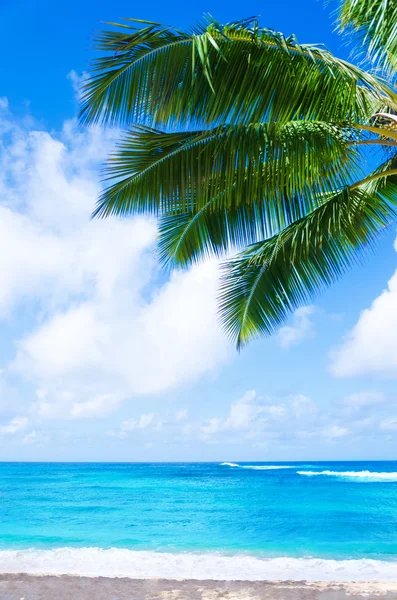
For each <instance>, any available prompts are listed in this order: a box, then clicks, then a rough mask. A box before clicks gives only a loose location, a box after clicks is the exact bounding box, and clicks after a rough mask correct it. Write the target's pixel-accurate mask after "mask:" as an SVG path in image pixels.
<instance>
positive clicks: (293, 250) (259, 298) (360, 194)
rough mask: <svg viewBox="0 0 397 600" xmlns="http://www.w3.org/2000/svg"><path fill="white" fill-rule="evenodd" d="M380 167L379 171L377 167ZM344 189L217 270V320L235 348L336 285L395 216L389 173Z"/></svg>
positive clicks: (395, 180)
mask: <svg viewBox="0 0 397 600" xmlns="http://www.w3.org/2000/svg"><path fill="white" fill-rule="evenodd" d="M385 170H386V168H385ZM395 173H396V174H395V175H393V176H390V177H388V178H381V179H380V178H378V179H376V180H375V179H374V180H372V181H370V182H369V183H367V184H364V185H362V186H360V187H357V188H355V189H351V188H350V189H349V188H347V189H345V190H343V191H341V192H338V193H336V194H334V195H333V196H332V197H331V198H330V199H328V200H326V201H324V203H323V205H322V206H320V207H318V208H317V209H315V210H314V211H312V212H311V213H310V214H308V215H307V216H305V217H303V218H302V219H299V220H298V221H296V222H294V223H292V224H291V225H289V226H288V227H286V228H285V229H284V230H283V231H281V232H280V233H279V234H278V235H275V236H274V237H272V238H270V239H268V240H266V241H264V242H259V243H257V244H254V245H252V246H250V247H248V248H246V249H245V250H244V251H243V252H241V253H240V254H238V255H237V256H236V257H234V258H232V259H231V260H229V261H227V262H226V263H225V265H224V274H223V278H222V283H221V294H220V313H221V320H222V322H223V325H224V326H225V329H226V331H227V332H228V334H229V335H230V337H231V338H232V339H233V340H235V341H236V343H237V345H238V346H239V347H240V346H242V345H244V344H245V343H246V342H248V341H249V340H250V339H251V338H253V337H255V336H257V335H259V334H271V333H272V332H273V331H274V330H275V329H276V328H277V327H279V326H280V324H282V323H283V321H284V320H285V319H286V318H287V317H288V316H289V315H290V313H291V311H293V310H294V309H295V308H297V307H298V306H300V305H302V304H305V303H306V302H308V301H309V300H310V299H311V298H312V297H313V296H314V295H315V294H317V293H318V291H319V290H320V289H321V288H322V287H324V286H327V285H330V284H331V283H333V282H334V281H335V280H337V279H338V278H339V277H340V276H341V275H342V274H343V273H344V272H345V271H346V270H347V269H348V268H349V267H350V266H351V265H352V264H354V262H355V261H356V260H357V258H358V256H359V255H358V252H359V251H360V250H362V249H363V248H364V247H366V246H367V245H368V244H371V243H373V242H374V240H375V239H376V236H377V235H378V234H379V233H380V232H381V231H382V230H383V229H384V228H385V227H387V226H388V225H390V223H391V222H392V221H393V220H394V219H395V216H396V205H397V171H396V170H395Z"/></svg>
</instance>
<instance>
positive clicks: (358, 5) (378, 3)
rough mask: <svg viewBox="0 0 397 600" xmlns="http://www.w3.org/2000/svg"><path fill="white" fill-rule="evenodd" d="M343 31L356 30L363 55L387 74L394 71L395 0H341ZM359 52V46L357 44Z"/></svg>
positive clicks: (396, 46)
mask: <svg viewBox="0 0 397 600" xmlns="http://www.w3.org/2000/svg"><path fill="white" fill-rule="evenodd" d="M339 26H340V28H341V30H342V31H344V30H347V32H349V33H351V31H352V30H353V31H355V32H356V33H357V35H358V42H359V44H360V45H361V46H362V47H363V48H364V50H365V51H366V59H367V60H370V61H371V62H372V63H373V64H375V65H379V66H381V67H382V68H383V69H385V70H386V71H387V72H388V73H389V74H394V77H395V73H396V71H397V2H396V1H395V0H344V1H343V2H342V4H341V7H340V12H339ZM358 51H359V52H360V47H358Z"/></svg>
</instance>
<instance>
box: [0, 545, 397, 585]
mask: <svg viewBox="0 0 397 600" xmlns="http://www.w3.org/2000/svg"><path fill="white" fill-rule="evenodd" d="M0 572H1V573H30V574H40V575H81V576H87V577H98V576H104V577H130V578H132V579H140V578H142V579H148V578H163V579H212V580H214V579H225V580H229V581H233V580H236V579H241V580H246V581H255V580H263V581H264V580H275V579H278V580H292V581H302V580H307V581H368V582H370V581H396V580H397V562H388V561H379V560H370V559H360V560H325V559H321V558H287V557H280V558H270V559H265V558H259V557H254V556H247V555H234V556H226V555H222V554H217V553H208V554H207V553H203V554H195V553H179V554H172V553H167V552H148V551H134V550H127V549H121V548H111V549H109V550H104V549H101V548H57V549H54V550H36V549H31V550H2V551H0Z"/></svg>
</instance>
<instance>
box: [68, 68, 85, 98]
mask: <svg viewBox="0 0 397 600" xmlns="http://www.w3.org/2000/svg"><path fill="white" fill-rule="evenodd" d="M87 76H88V73H86V72H85V71H83V72H82V74H81V75H79V74H78V73H77V71H75V70H74V69H72V70H71V71H70V72H69V73H68V79H70V81H71V82H72V87H73V91H74V94H75V98H76V100H77V101H78V102H80V100H81V98H82V95H83V93H82V87H83V85H84V81H85V80H86V79H87Z"/></svg>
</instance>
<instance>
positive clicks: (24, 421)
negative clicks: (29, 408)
mask: <svg viewBox="0 0 397 600" xmlns="http://www.w3.org/2000/svg"><path fill="white" fill-rule="evenodd" d="M28 422H29V420H28V418H27V417H14V418H13V419H11V421H10V422H9V423H7V424H6V425H2V426H0V434H3V435H14V434H15V433H18V432H19V431H21V430H23V429H25V428H26V427H27V426H28Z"/></svg>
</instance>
